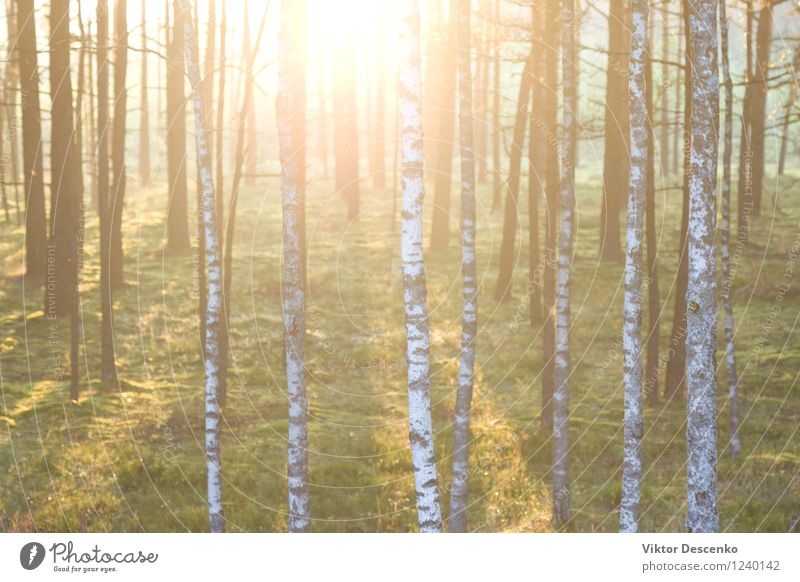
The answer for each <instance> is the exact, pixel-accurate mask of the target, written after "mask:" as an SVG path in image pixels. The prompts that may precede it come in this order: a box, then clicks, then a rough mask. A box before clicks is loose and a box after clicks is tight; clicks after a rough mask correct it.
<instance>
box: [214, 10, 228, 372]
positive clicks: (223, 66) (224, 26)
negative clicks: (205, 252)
mask: <svg viewBox="0 0 800 582" xmlns="http://www.w3.org/2000/svg"><path fill="white" fill-rule="evenodd" d="M225 6H226V2H222V16H221V18H220V23H219V61H218V63H219V83H218V87H217V110H216V113H217V127H216V141H217V146H216V148H215V150H216V151H215V153H216V165H217V176H216V178H217V184H216V188H215V190H216V197H217V200H216V207H217V226H218V227H219V231H220V240H222V231H223V229H222V225H223V224H224V215H225V212H224V210H225V209H224V196H223V192H225V189H224V188H223V186H224V180H223V178H224V172H223V169H224V161H225V158H224V155H223V149H224V145H225V81H226V79H227V76H228V75H227V73H228V66H227V65H228V62H227V60H226V59H227V55H226V49H227V47H226V36H227V32H228V15H227V12H226V10H225ZM226 321H227V314H226ZM226 329H227V325H226ZM226 351H227V350H223V353H226ZM226 357H227V356H226Z"/></svg>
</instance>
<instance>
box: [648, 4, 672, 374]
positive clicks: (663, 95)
mask: <svg viewBox="0 0 800 582" xmlns="http://www.w3.org/2000/svg"><path fill="white" fill-rule="evenodd" d="M671 4H672V2H670V0H663V2H662V6H661V84H660V86H659V94H660V96H659V102H660V104H661V127H659V132H658V135H659V146H658V149H659V154H660V159H661V168H660V171H661V173H662V174H669V168H670V165H669V163H670V159H669V127H670V125H671V123H672V116H671V115H670V111H669V92H668V88H669V85H670V79H669V48H670V47H669V44H670V42H669V41H670V37H671V36H672V34H671V32H670V30H669V24H670V23H669V11H670V7H671ZM650 48H651V51H655V44H654V43H653V40H650ZM651 60H652V59H651ZM647 254H648V255H649V254H650V251H649V247H648V252H647ZM647 361H648V363H649V361H650V358H649V356H648V360H647ZM648 365H649V364H648Z"/></svg>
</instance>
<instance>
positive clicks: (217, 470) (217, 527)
mask: <svg viewBox="0 0 800 582" xmlns="http://www.w3.org/2000/svg"><path fill="white" fill-rule="evenodd" d="M175 21H176V22H175V23H176V25H177V26H176V34H180V29H181V28H182V29H183V47H184V56H185V59H186V72H187V75H188V77H189V83H190V84H191V90H192V104H193V106H194V126H195V140H196V145H197V160H198V165H199V168H200V188H201V191H202V193H203V196H202V202H203V207H202V213H203V219H204V222H205V229H204V233H205V245H206V263H207V266H208V302H207V305H206V313H205V319H206V337H205V345H206V356H207V357H206V359H205V372H206V414H205V417H206V464H207V469H208V516H209V521H210V526H211V531H212V532H214V533H216V532H223V531H224V530H225V520H224V517H223V513H222V466H221V462H220V461H221V458H220V438H219V436H220V435H219V432H220V426H219V425H220V422H219V420H220V415H219V404H218V402H217V390H218V388H219V327H220V321H221V313H222V268H221V267H222V263H221V260H220V245H219V237H218V232H219V231H218V230H217V225H216V213H215V208H214V177H213V174H212V171H211V157H210V155H209V149H208V127H207V125H206V115H205V104H204V103H203V88H202V83H201V80H200V64H199V62H198V52H199V51H198V49H197V39H196V38H195V35H194V28H193V26H192V17H191V12H190V11H189V3H188V0H175Z"/></svg>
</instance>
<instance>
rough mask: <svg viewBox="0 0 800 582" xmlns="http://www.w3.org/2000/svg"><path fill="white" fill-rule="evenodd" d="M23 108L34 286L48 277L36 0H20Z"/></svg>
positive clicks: (28, 257)
mask: <svg viewBox="0 0 800 582" xmlns="http://www.w3.org/2000/svg"><path fill="white" fill-rule="evenodd" d="M17 16H18V19H19V23H20V26H19V40H18V46H17V54H18V55H19V59H20V89H21V90H22V93H23V94H24V95H25V103H26V105H25V107H23V108H22V156H23V175H24V181H25V277H26V279H27V282H28V283H29V284H31V285H37V284H41V283H43V282H44V280H45V274H46V269H47V216H46V211H45V203H44V168H43V162H42V158H43V157H44V152H43V151H42V119H41V105H40V101H39V66H38V56H37V52H36V19H35V18H34V12H33V0H17Z"/></svg>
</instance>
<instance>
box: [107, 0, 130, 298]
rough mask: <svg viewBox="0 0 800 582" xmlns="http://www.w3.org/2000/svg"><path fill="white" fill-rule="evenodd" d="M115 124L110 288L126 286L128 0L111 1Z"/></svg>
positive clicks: (112, 162) (113, 134)
mask: <svg viewBox="0 0 800 582" xmlns="http://www.w3.org/2000/svg"><path fill="white" fill-rule="evenodd" d="M114 26H115V33H114V37H115V39H116V42H115V51H114V127H113V129H112V132H113V133H112V137H111V157H112V160H111V166H112V168H113V170H114V177H113V182H112V185H111V200H110V204H111V209H110V212H111V287H112V288H114V289H121V288H122V287H124V286H125V271H124V264H125V257H124V254H123V250H122V210H123V208H124V205H125V181H126V170H125V121H126V118H127V113H128V90H127V88H126V87H125V79H126V75H127V71H128V7H127V0H116V2H115V4H114Z"/></svg>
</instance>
